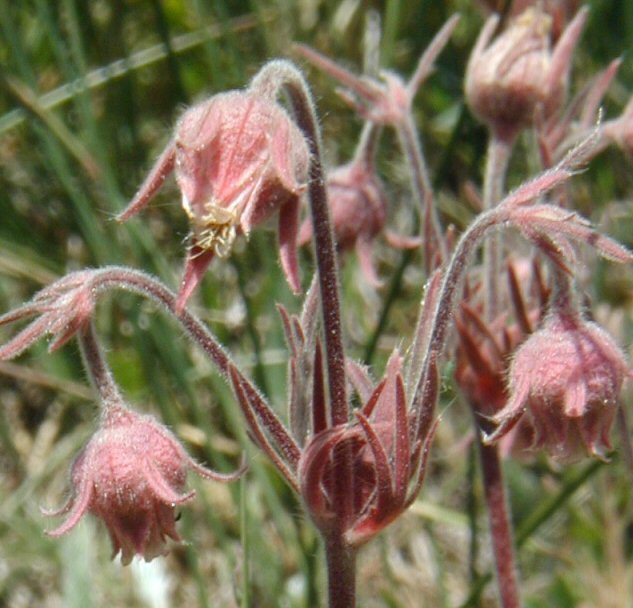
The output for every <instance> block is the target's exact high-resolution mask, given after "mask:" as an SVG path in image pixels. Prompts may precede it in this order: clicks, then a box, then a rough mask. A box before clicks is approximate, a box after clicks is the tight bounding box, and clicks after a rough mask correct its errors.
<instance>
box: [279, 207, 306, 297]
mask: <svg viewBox="0 0 633 608" xmlns="http://www.w3.org/2000/svg"><path fill="white" fill-rule="evenodd" d="M298 227H299V197H298V196H292V197H291V198H290V199H288V201H287V202H286V203H284V204H283V205H282V207H281V209H280V210H279V259H280V260H281V267H282V268H283V271H284V275H285V276H286V280H287V281H288V285H290V289H292V291H293V292H294V293H295V294H298V293H300V292H301V280H300V279H299V263H298V261H297V232H298Z"/></svg>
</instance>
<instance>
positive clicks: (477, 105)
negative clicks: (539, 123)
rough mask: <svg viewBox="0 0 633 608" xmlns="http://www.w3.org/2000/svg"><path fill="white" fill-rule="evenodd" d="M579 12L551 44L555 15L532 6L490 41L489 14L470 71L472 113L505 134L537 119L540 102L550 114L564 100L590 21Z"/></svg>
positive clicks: (492, 21) (509, 136)
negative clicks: (574, 56)
mask: <svg viewBox="0 0 633 608" xmlns="http://www.w3.org/2000/svg"><path fill="white" fill-rule="evenodd" d="M586 16H587V12H586V11H584V10H583V11H579V12H578V14H577V15H576V17H575V18H574V20H573V21H572V22H571V23H570V24H569V26H568V27H567V29H566V30H565V32H564V33H563V35H562V36H561V38H560V39H559V41H558V43H557V45H556V47H555V48H554V49H553V50H552V49H551V19H550V17H549V16H548V15H546V14H545V13H544V12H542V11H541V10H539V9H538V8H533V7H531V8H528V9H527V10H525V11H524V12H523V13H522V14H521V15H519V16H518V17H517V18H516V19H514V20H513V21H512V22H511V23H510V25H509V26H508V27H507V28H506V30H505V31H503V32H502V33H501V34H500V35H499V36H498V37H497V38H496V39H495V40H494V41H493V42H492V43H491V39H492V35H493V33H494V30H495V28H496V26H497V24H498V18H497V17H496V16H493V17H491V18H490V19H489V20H488V21H487V22H486V25H485V27H484V28H483V30H482V32H481V34H480V36H479V39H478V40H477V44H476V45H475V48H474V49H473V52H472V54H471V57H470V60H469V62H468V67H467V70H466V81H465V90H466V99H467V101H468V105H469V106H470V109H471V110H472V111H473V113H474V114H475V115H476V116H477V117H478V118H479V119H480V120H481V121H482V122H484V123H486V124H487V125H488V126H489V127H490V128H491V129H493V130H494V131H495V132H496V134H497V135H498V136H499V137H501V138H503V139H512V138H513V137H514V136H515V135H516V134H517V133H518V132H519V131H520V130H521V129H523V128H525V127H526V126H528V125H530V124H532V123H533V121H534V117H535V111H536V110H537V108H538V107H541V108H542V109H543V111H544V113H545V115H551V114H552V113H553V112H554V111H556V110H557V109H558V108H559V107H560V105H561V103H562V102H563V100H564V96H565V94H566V89H567V77H568V73H569V67H570V64H571V57H572V53H573V49H574V46H575V44H576V42H577V40H578V37H579V36H580V32H581V30H582V27H583V25H584V22H585V20H586Z"/></svg>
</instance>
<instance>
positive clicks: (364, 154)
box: [298, 125, 421, 287]
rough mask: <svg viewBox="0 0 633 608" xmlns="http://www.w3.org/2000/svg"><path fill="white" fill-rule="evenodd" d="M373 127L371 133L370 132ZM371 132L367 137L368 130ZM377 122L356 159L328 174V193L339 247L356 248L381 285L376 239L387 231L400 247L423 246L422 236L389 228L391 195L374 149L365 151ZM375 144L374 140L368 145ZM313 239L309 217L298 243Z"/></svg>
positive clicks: (375, 282)
mask: <svg viewBox="0 0 633 608" xmlns="http://www.w3.org/2000/svg"><path fill="white" fill-rule="evenodd" d="M370 130H371V132H370ZM368 132H369V133H370V134H369V135H367V136H366V137H365V134H366V133H368ZM376 138H377V134H376V132H375V127H374V126H373V125H366V126H365V129H364V131H363V136H361V141H360V143H359V146H358V150H357V152H356V154H355V156H354V158H353V159H352V160H351V161H350V162H349V163H347V164H345V165H341V166H339V167H336V168H335V169H333V170H332V171H330V172H329V173H328V175H327V182H326V188H327V194H328V205H329V210H330V219H331V221H332V229H333V231H334V238H335V240H336V246H337V248H338V250H339V251H340V252H344V251H348V250H350V249H354V251H355V252H356V255H357V257H358V261H359V263H360V268H361V270H362V272H363V274H364V276H365V278H366V279H367V281H368V282H369V284H370V285H372V286H374V287H379V286H380V285H381V281H380V279H379V278H378V274H377V273H376V269H375V267H374V263H373V246H374V241H375V240H376V238H377V237H378V236H379V235H380V234H381V233H384V235H385V237H386V239H387V242H388V243H389V244H390V245H391V246H392V247H396V248H399V249H411V248H414V247H417V246H419V245H420V243H421V240H420V239H419V238H418V237H405V236H401V235H398V234H394V233H393V232H391V231H389V230H386V229H385V225H386V222H387V196H386V193H385V190H384V187H383V185H382V183H381V180H380V178H379V177H378V175H377V174H376V171H375V168H374V160H373V158H372V153H371V151H370V150H369V151H367V150H365V149H364V148H365V144H364V142H365V141H368V140H370V139H374V140H375V139H376ZM366 146H367V147H369V148H371V147H373V144H372V143H369V144H366ZM311 238H312V222H311V220H310V218H307V219H306V220H305V221H304V223H303V224H302V225H301V228H300V229H299V237H298V244H299V246H302V245H305V244H306V243H308V242H309V241H310V239H311Z"/></svg>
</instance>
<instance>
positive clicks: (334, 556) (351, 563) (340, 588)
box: [325, 532, 356, 608]
mask: <svg viewBox="0 0 633 608" xmlns="http://www.w3.org/2000/svg"><path fill="white" fill-rule="evenodd" d="M325 561H326V564H327V586H328V608H354V606H356V549H354V548H353V547H350V546H349V545H348V544H347V543H346V542H345V541H344V539H343V536H342V535H340V534H338V533H336V532H335V533H333V534H331V535H330V536H328V537H326V538H325Z"/></svg>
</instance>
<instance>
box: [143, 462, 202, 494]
mask: <svg viewBox="0 0 633 608" xmlns="http://www.w3.org/2000/svg"><path fill="white" fill-rule="evenodd" d="M141 471H142V474H143V476H144V477H145V479H146V481H147V483H148V485H149V488H150V489H151V491H152V492H153V493H154V494H155V496H156V498H158V499H159V500H160V501H162V502H163V503H165V504H168V505H177V504H183V503H185V502H187V501H189V500H191V499H192V498H193V497H194V496H195V494H196V492H195V490H191V492H187V493H186V494H180V493H178V492H176V491H175V490H174V489H173V488H172V487H171V486H170V485H169V483H168V482H167V480H166V479H165V478H164V477H163V475H162V473H161V472H160V471H159V470H158V468H157V467H156V465H155V464H154V463H153V462H151V461H150V460H149V459H148V458H144V459H143V462H142V464H141Z"/></svg>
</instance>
